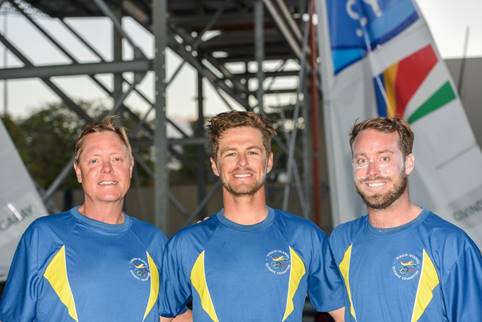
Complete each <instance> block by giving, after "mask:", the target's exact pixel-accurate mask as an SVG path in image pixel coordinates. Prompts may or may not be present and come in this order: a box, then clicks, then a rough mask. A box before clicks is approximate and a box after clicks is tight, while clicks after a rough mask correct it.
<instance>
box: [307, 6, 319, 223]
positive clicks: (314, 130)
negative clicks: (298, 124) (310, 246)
mask: <svg viewBox="0 0 482 322" xmlns="http://www.w3.org/2000/svg"><path fill="white" fill-rule="evenodd" d="M314 12H315V1H311V10H310V22H309V24H310V48H311V55H310V58H311V59H310V63H311V147H312V151H313V159H312V160H313V161H312V163H313V166H312V169H313V221H314V222H315V223H316V224H318V225H319V224H320V218H321V200H320V194H321V190H320V162H319V156H320V149H319V142H318V141H319V139H318V138H319V136H320V134H319V127H318V125H319V124H320V121H319V106H318V101H319V98H318V86H317V84H316V82H317V78H316V72H315V71H316V70H317V67H316V58H317V50H316V34H315V25H314V24H313V14H314Z"/></svg>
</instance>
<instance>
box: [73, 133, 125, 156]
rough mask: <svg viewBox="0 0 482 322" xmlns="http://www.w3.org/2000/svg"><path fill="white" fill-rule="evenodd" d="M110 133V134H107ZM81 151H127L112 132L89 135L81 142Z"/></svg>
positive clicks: (122, 142)
mask: <svg viewBox="0 0 482 322" xmlns="http://www.w3.org/2000/svg"><path fill="white" fill-rule="evenodd" d="M109 133H110V134H109ZM81 150H83V151H97V150H100V151H112V150H119V151H122V152H124V151H126V152H127V151H128V148H127V146H126V144H125V143H124V141H122V140H121V138H120V137H119V136H118V135H117V134H116V133H114V132H107V131H105V132H97V133H90V134H87V135H86V136H85V137H84V140H83V142H82V148H81Z"/></svg>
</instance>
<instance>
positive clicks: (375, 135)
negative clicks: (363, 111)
mask: <svg viewBox="0 0 482 322" xmlns="http://www.w3.org/2000/svg"><path fill="white" fill-rule="evenodd" d="M353 149H354V151H356V150H359V149H375V150H379V151H383V150H390V151H396V150H399V149H400V148H399V136H398V133H397V132H391V133H386V132H381V131H377V130H373V129H367V130H363V131H361V132H360V133H359V134H358V135H357V137H356V138H355V141H354V142H353Z"/></svg>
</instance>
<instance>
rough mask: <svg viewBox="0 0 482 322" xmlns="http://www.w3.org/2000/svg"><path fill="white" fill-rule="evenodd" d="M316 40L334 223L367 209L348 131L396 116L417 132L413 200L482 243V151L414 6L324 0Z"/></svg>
mask: <svg viewBox="0 0 482 322" xmlns="http://www.w3.org/2000/svg"><path fill="white" fill-rule="evenodd" d="M316 4H317V14H318V35H319V50H320V57H321V67H320V72H321V78H322V89H323V99H324V115H325V129H326V132H327V133H326V137H327V154H328V164H329V172H330V187H331V190H330V191H331V202H332V216H333V219H334V223H335V224H338V223H341V222H345V221H348V220H350V219H353V218H356V217H357V216H359V215H360V214H362V213H364V212H365V209H364V206H363V203H362V202H361V199H360V198H359V197H358V196H357V194H356V191H355V188H354V184H353V179H352V168H351V152H350V146H349V144H348V133H349V130H350V128H351V126H352V125H353V124H354V123H355V122H356V121H357V120H361V119H366V118H370V117H374V116H389V117H392V116H397V117H403V118H404V119H406V120H407V121H408V122H409V123H410V125H411V127H412V129H413V130H414V132H415V137H416V139H415V146H414V155H415V158H416V166H415V173H414V174H412V175H411V176H410V181H411V183H410V195H411V199H412V200H413V201H414V202H416V203H417V204H419V205H420V206H423V207H426V208H429V209H432V210H434V211H435V212H437V213H438V214H440V215H441V216H442V217H444V218H445V219H447V220H448V221H450V222H452V223H454V224H456V225H458V226H459V227H461V228H463V229H464V230H465V231H466V232H467V233H468V234H469V235H470V236H471V237H472V238H473V239H474V240H475V241H476V243H477V244H478V246H479V247H481V246H482V171H481V170H480V169H482V153H481V150H480V147H479V146H478V144H477V142H476V140H475V137H474V135H473V132H472V129H471V127H470V124H469V122H468V120H467V117H466V115H465V112H464V110H463V107H462V104H461V101H460V99H459V97H458V94H457V92H456V89H455V86H454V84H453V82H452V80H451V79H450V76H449V72H448V70H447V68H446V66H445V63H444V62H443V60H442V59H441V58H440V55H439V54H438V51H437V48H436V46H435V44H434V42H433V39H432V36H431V34H430V31H429V29H428V27H427V24H426V23H425V21H424V19H423V17H422V14H421V12H420V10H419V9H418V7H417V5H416V3H414V2H413V1H410V0H343V1H341V0H318V1H317V2H316Z"/></svg>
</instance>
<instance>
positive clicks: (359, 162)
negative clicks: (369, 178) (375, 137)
mask: <svg viewBox="0 0 482 322" xmlns="http://www.w3.org/2000/svg"><path fill="white" fill-rule="evenodd" d="M355 163H356V165H357V166H358V167H363V166H365V165H367V164H368V161H367V160H366V159H357V160H356V161H355Z"/></svg>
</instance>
